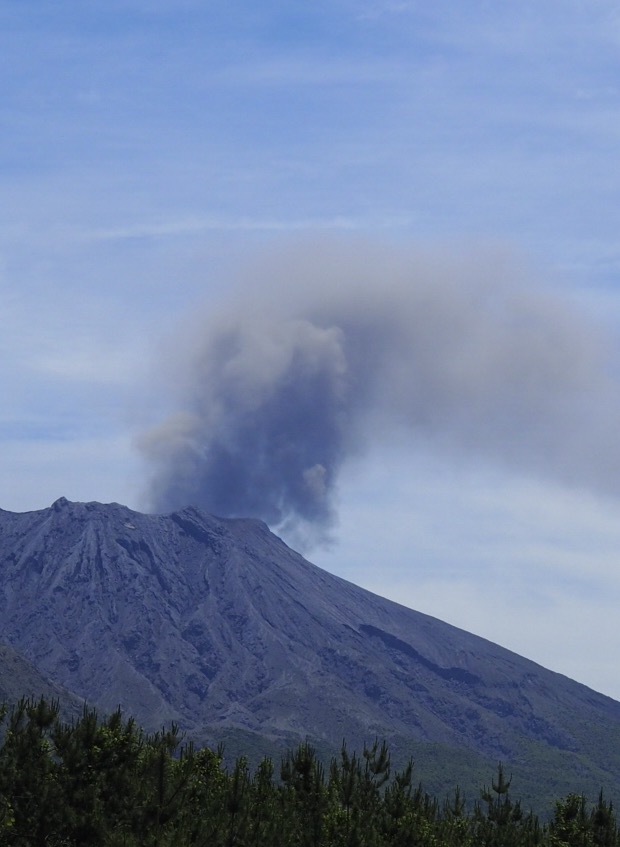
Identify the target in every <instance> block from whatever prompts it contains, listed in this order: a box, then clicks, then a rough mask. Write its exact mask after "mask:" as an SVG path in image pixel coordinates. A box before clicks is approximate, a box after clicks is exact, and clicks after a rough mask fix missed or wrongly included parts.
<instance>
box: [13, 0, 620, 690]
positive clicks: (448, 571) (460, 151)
mask: <svg viewBox="0 0 620 847" xmlns="http://www.w3.org/2000/svg"><path fill="white" fill-rule="evenodd" d="M0 57H1V58H0V62H1V63H2V74H1V75H0V165H1V166H0V198H1V200H2V202H0V286H1V288H0V291H1V293H2V333H1V334H0V349H1V351H2V356H1V357H0V386H1V388H2V396H3V398H4V403H3V406H2V412H1V413H0V439H1V440H2V450H1V451H0V506H2V508H4V509H9V510H15V511H22V510H29V509H37V508H43V507H45V506H47V505H49V504H50V503H51V502H52V501H53V500H55V499H56V498H57V497H59V496H61V495H62V496H66V497H68V498H69V499H74V500H100V501H104V502H106V501H112V500H114V501H120V502H124V503H126V504H127V505H130V506H132V507H134V508H141V507H143V505H144V502H145V501H144V490H145V477H146V475H147V472H148V471H147V469H145V462H144V457H143V455H142V454H141V453H140V451H139V450H137V449H136V446H135V445H136V441H139V439H140V436H141V433H143V432H144V431H146V430H148V429H149V428H150V427H152V426H155V425H157V423H158V422H160V421H161V420H162V418H164V417H165V415H166V414H167V413H168V412H170V411H174V405H175V397H174V392H171V391H170V389H169V383H170V380H171V379H172V381H174V377H172V378H170V377H169V375H168V374H167V362H168V361H169V360H170V359H175V357H176V355H177V352H176V351H177V350H178V348H179V346H182V341H183V338H184V334H185V330H184V327H186V326H187V323H186V321H187V320H188V315H190V316H192V319H193V320H194V321H196V315H197V314H198V315H202V314H204V315H205V316H208V315H209V314H210V313H212V312H213V311H216V310H218V309H220V308H223V307H224V308H225V307H226V304H227V303H228V302H230V300H231V296H232V295H231V290H236V289H237V288H239V287H242V288H243V287H244V288H245V290H247V289H248V287H249V288H252V290H253V294H254V295H255V296H258V297H259V298H260V297H261V296H262V297H263V298H264V299H266V300H267V301H268V300H269V298H270V297H272V296H273V292H272V291H271V289H270V288H269V285H268V284H266V283H265V278H264V274H263V275H260V274H257V275H256V277H255V276H254V275H253V268H254V267H255V266H257V265H259V264H260V262H261V261H263V259H264V257H265V256H277V255H279V254H281V253H283V252H286V251H294V250H295V249H297V248H296V246H295V245H296V244H297V243H298V240H299V239H303V238H307V237H311V238H312V239H314V240H315V242H316V243H319V244H320V243H321V239H336V240H338V239H341V240H343V242H346V241H347V239H350V238H351V237H354V238H356V239H361V240H362V241H364V242H365V243H368V244H373V245H374V244H376V245H379V246H380V247H381V249H385V248H386V245H387V249H390V250H393V251H394V252H395V253H399V251H403V250H407V249H409V248H410V247H411V245H415V246H416V247H419V248H421V249H423V250H425V251H427V252H429V253H430V254H432V255H433V256H434V257H435V258H434V261H435V262H436V263H439V264H441V263H442V262H443V261H444V260H445V259H446V257H449V258H450V261H452V262H454V260H455V257H458V256H459V251H463V253H464V254H468V255H471V254H472V253H474V254H477V253H480V254H486V253H489V252H490V253H493V252H494V251H495V252H498V251H499V252H501V253H502V255H505V256H506V257H508V258H507V259H506V261H507V262H508V263H509V264H510V263H512V265H513V266H514V268H515V273H516V276H517V278H519V279H520V278H521V277H524V278H527V280H528V286H529V288H530V289H531V288H534V289H536V288H537V287H538V286H539V285H540V287H545V288H547V287H551V288H552V290H553V297H554V298H555V301H554V302H557V303H558V304H561V305H562V307H564V306H566V307H567V308H569V309H572V310H573V312H574V314H575V315H576V316H577V318H578V319H581V318H582V317H583V320H584V321H585V323H586V324H587V327H588V330H587V332H588V333H589V335H590V336H596V335H597V334H598V335H600V337H601V338H604V339H606V343H607V345H608V349H609V350H610V351H611V352H610V355H609V364H608V366H607V368H608V372H609V376H610V379H611V380H612V381H613V380H616V379H617V374H618V370H617V348H618V336H619V331H620V295H619V290H618V285H617V282H618V272H619V268H620V243H619V240H618V232H620V227H619V223H620V221H619V216H620V212H619V210H620V203H619V202H618V201H619V198H620V170H619V169H618V167H617V153H618V149H620V145H619V142H620V110H619V105H620V84H619V82H618V80H619V79H620V74H619V63H620V13H619V12H618V10H617V4H616V3H614V2H611V0H579V2H578V0H538V2H536V3H534V2H529V0H522V2H519V3H511V4H508V3H490V2H482V0H473V2H470V3H467V4H463V3H462V2H456V0H439V2H437V3H433V4H429V3H423V2H415V0H412V2H406V0H404V2H398V0H394V2H381V0H373V2H370V1H369V2H362V1H361V0H357V1H355V0H350V2H331V3H314V4H307V3H301V2H287V3H269V2H267V3H264V4H261V5H260V7H257V6H256V5H255V4H251V3H247V2H229V3H226V4H225V5H224V4H219V5H218V4H205V3H199V2H193V1H192V0H185V2H184V0H175V2H167V0H160V2H158V0H150V1H149V2H148V3H147V2H139V0H133V1H132V0H124V2H106V3H103V2H98V1H97V0H94V2H90V3H88V4H76V3H69V2H63V0H59V2H57V3H54V4H49V3H43V2H39V0H32V1H31V2H28V3H22V2H16V0H7V2H5V3H3V4H2V6H1V7H0ZM289 284H290V285H291V286H293V287H294V286H295V279H294V277H291V280H290V283H289ZM577 318H576V319H577ZM198 320H199V319H198ZM207 323H208V321H207V319H206V317H205V326H206V325H207ZM171 351H175V352H174V354H172V353H171ZM162 373H163V374H164V378H163V379H162V376H161V375H162ZM616 384H617V383H614V385H616ZM583 412H584V415H587V412H588V409H587V408H584V410H583ZM597 413H600V409H599V411H598V412H597ZM610 414H611V412H610ZM612 424H613V421H612ZM610 488H612V489H613V486H610ZM338 503H339V516H340V518H339V526H338V527H337V529H336V531H335V539H336V540H335V543H334V544H333V546H332V547H331V548H330V549H328V550H321V549H317V550H315V551H313V552H312V554H311V556H310V558H312V559H313V561H315V562H317V563H318V564H321V565H323V566H325V567H326V568H328V569H329V570H331V571H333V572H336V573H339V574H341V575H343V576H345V577H347V578H349V579H351V580H352V581H354V582H357V583H359V584H362V585H365V586H367V587H369V588H371V589H372V590H375V591H377V592H378V593H381V594H384V595H386V596H390V597H392V598H393V599H396V600H399V601H401V602H404V603H405V604H407V605H410V606H412V607H413V608H416V609H419V610H421V611H425V612H429V613H430V614H434V615H436V616H437V617H440V618H442V619H444V620H447V621H449V622H452V623H455V624H457V625H459V626H462V627H464V628H466V629H468V630H470V631H473V632H476V633H478V634H481V635H484V636H485V637H488V638H490V639H492V640H494V641H497V642H499V643H501V644H503V645H505V646H507V647H510V648H511V649H514V650H515V651H517V652H520V653H522V654H524V655H527V656H529V657H531V658H533V659H535V660H537V661H539V662H541V663H542V664H545V665H546V666H548V667H551V668H552V669H554V670H558V671H561V672H563V673H566V674H568V675H570V676H572V677H574V678H576V679H578V680H580V681H582V682H585V683H587V684H589V685H591V686H592V687H595V688H597V689H599V690H601V691H604V692H606V693H609V694H612V695H613V696H616V697H619V698H620V679H619V678H618V673H617V667H616V664H617V663H616V657H617V654H618V651H619V649H620V631H619V630H618V627H617V624H616V619H617V615H616V610H617V608H618V604H619V601H620V574H619V573H618V560H619V554H618V551H619V550H620V543H619V542H620V499H618V497H617V496H616V494H614V493H613V491H612V492H611V493H609V492H608V491H601V490H599V489H597V488H596V487H592V486H591V485H588V484H584V483H583V482H582V481H581V480H580V479H577V480H576V481H575V482H574V483H573V484H571V485H570V487H569V486H568V485H567V484H566V482H565V480H563V479H558V478H557V477H556V478H549V476H548V475H545V473H540V474H538V473H536V463H535V462H534V461H532V463H530V465H529V466H528V467H527V472H526V470H525V469H522V468H519V467H518V466H515V465H514V464H512V465H509V466H506V465H504V464H502V463H498V462H495V461H494V460H493V458H492V457H491V458H489V457H486V458H484V459H481V458H480V457H478V456H474V457H471V458H469V459H468V457H467V455H464V454H463V452H462V451H461V452H457V454H456V455H455V453H454V451H450V450H442V449H437V447H436V446H435V447H432V446H429V444H428V443H427V442H426V441H424V440H422V441H415V439H413V440H412V439H411V438H409V437H405V436H403V437H399V436H397V435H394V436H393V437H392V436H390V438H386V439H384V440H383V441H382V440H381V439H379V440H377V441H376V442H375V443H374V444H373V445H371V447H370V448H369V449H368V450H367V452H366V453H365V454H364V455H362V456H360V457H358V458H356V459H355V460H354V461H353V460H351V461H348V462H347V463H346V464H345V466H344V467H343V471H342V476H341V478H340V481H339V485H338Z"/></svg>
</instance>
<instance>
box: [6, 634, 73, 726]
mask: <svg viewBox="0 0 620 847" xmlns="http://www.w3.org/2000/svg"><path fill="white" fill-rule="evenodd" d="M22 697H29V698H30V699H33V700H38V699H40V698H41V697H44V698H45V699H46V700H48V701H52V700H57V701H58V703H59V706H60V713H61V715H62V716H63V718H64V719H65V720H70V719H71V718H73V717H78V716H79V715H80V714H81V712H82V710H83V708H84V701H83V700H82V699H81V698H79V697H76V696H75V695H74V694H71V693H70V692H69V691H67V690H66V689H64V688H62V687H61V686H60V685H56V683H54V682H53V681H52V680H50V679H47V678H46V677H45V676H44V675H43V674H42V673H40V672H39V671H38V670H37V669H36V668H35V667H34V665H32V664H31V663H30V662H28V661H27V660H26V659H25V658H24V657H23V656H22V655H20V654H19V653H18V652H17V651H16V650H14V649H13V647H10V646H9V645H8V644H0V703H2V704H6V705H9V706H10V705H13V704H15V703H17V702H18V701H19V700H20V699H21V698H22Z"/></svg>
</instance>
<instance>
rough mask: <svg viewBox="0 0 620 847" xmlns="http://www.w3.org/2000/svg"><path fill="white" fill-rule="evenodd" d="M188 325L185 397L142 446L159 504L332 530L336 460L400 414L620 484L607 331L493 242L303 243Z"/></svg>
mask: <svg viewBox="0 0 620 847" xmlns="http://www.w3.org/2000/svg"><path fill="white" fill-rule="evenodd" d="M250 286H251V287H250ZM185 336H186V339H185V343H184V346H183V352H179V353H178V354H177V358H178V361H177V362H176V366H175V382H176V385H177V394H178V396H177V402H178V413H176V414H174V415H172V416H171V417H170V418H169V419H168V420H167V421H166V422H164V423H163V424H162V425H161V426H159V427H158V428H156V429H154V430H152V431H151V432H149V433H148V434H147V435H145V436H144V437H143V439H142V444H141V446H142V450H143V451H144V453H145V455H146V456H147V458H148V460H149V461H150V462H151V463H152V466H153V469H154V472H153V478H152V484H151V488H150V504H149V505H150V507H151V508H152V509H154V510H156V511H161V512H164V511H171V510H174V509H178V508H182V507H184V506H186V505H188V504H192V505H195V506H198V507H200V508H203V509H205V510H207V511H209V512H211V513H213V514H217V515H220V516H254V517H259V518H262V519H263V520H265V521H266V522H267V523H269V524H270V525H271V526H272V527H275V528H279V529H284V530H285V531H287V530H289V531H291V530H292V531H297V532H298V534H299V533H305V535H306V536H307V535H308V533H309V534H310V535H311V536H312V540H313V541H317V540H318V541H320V540H325V539H326V538H327V537H328V536H329V532H330V529H331V528H332V526H333V524H334V522H335V515H336V504H335V495H336V491H337V480H338V473H339V471H340V469H341V467H342V465H343V463H344V462H346V461H347V460H349V459H351V458H352V457H355V456H359V455H363V454H364V452H365V451H369V450H372V448H373V445H376V444H377V443H380V442H381V441H382V440H385V439H389V438H390V437H391V434H392V433H393V432H394V430H395V428H398V429H399V430H401V431H402V430H403V429H405V430H407V431H409V432H410V434H411V436H412V438H417V439H424V442H425V443H426V444H429V445H430V446H431V447H433V449H437V450H442V451H451V452H452V453H455V454H457V455H459V456H468V457H471V458H472V459H473V460H474V461H475V460H476V459H477V458H482V459H484V460H486V461H488V460H491V461H495V462H499V463H501V464H503V465H505V466H507V467H508V468H510V467H512V468H515V469H518V470H519V471H520V472H529V473H535V474H543V475H545V476H547V477H549V478H551V479H555V480H557V481H559V482H562V483H569V484H571V485H578V486H584V487H588V488H590V489H593V490H595V491H600V492H606V493H614V494H617V493H618V491H619V490H620V473H619V472H620V449H619V448H618V445H617V440H618V439H617V432H618V431H619V427H618V424H619V423H620V403H619V402H618V384H617V382H616V381H615V380H614V379H613V378H612V376H611V375H610V373H609V350H608V349H607V347H606V345H605V343H604V340H603V333H602V332H601V330H600V328H598V327H597V326H596V325H594V324H592V323H590V324H588V322H587V321H585V320H584V319H582V318H581V317H580V315H579V314H578V313H577V312H576V311H575V310H571V309H570V308H568V307H567V306H565V305H564V304H563V303H562V300H561V298H560V297H559V296H558V295H554V294H552V293H551V292H546V293H542V292H541V291H539V290H538V289H537V288H535V287H534V286H533V284H531V283H528V282H527V281H526V280H525V276H524V275H523V274H520V273H519V272H518V270H515V269H514V268H513V269H511V267H510V262H506V261H504V260H503V259H502V258H501V257H498V256H494V255H490V256H486V257H485V256H469V257H460V258H459V259H458V260H455V261H454V262H450V261H446V260H444V259H440V258H439V257H428V256H426V257H424V256H420V255H415V254H408V253H406V252H404V251H401V252H398V251H390V250H387V249H384V250H381V249H369V248H367V247H363V246H361V245H360V244H357V243H353V244H346V245H342V244H341V245H335V244H333V243H331V244H330V243H327V244H326V243H314V244H310V245H308V244H306V245H305V246H297V247H296V248H290V249H288V250H287V251H284V253H283V255H282V256H280V258H279V259H277V260H272V261H271V262H269V261H263V263H262V264H261V265H260V267H257V268H255V269H254V270H253V273H252V278H251V279H250V280H249V286H246V288H245V293H244V294H243V295H240V296H238V297H237V298H236V299H235V300H234V302H232V303H231V304H230V305H229V307H228V308H224V309H222V310H221V311H220V313H219V314H217V315H215V316H213V315H211V316H208V317H207V316H205V317H204V318H203V319H202V320H199V321H198V322H197V323H196V326H195V327H194V328H193V329H192V331H191V332H190V331H186V333H185ZM188 338H189V340H187V339H188Z"/></svg>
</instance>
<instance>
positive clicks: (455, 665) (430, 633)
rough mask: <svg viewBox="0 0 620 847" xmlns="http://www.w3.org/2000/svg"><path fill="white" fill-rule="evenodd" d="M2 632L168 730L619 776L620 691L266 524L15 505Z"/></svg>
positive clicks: (71, 680)
mask: <svg viewBox="0 0 620 847" xmlns="http://www.w3.org/2000/svg"><path fill="white" fill-rule="evenodd" d="M0 641H1V642H3V643H4V644H5V645H7V646H6V648H5V649H9V647H10V648H11V649H14V650H17V651H19V654H21V656H23V657H25V658H26V659H27V660H28V662H29V663H30V665H31V666H33V667H34V668H35V669H36V671H37V672H38V673H40V674H42V675H43V676H44V677H45V678H46V679H49V680H52V681H53V682H54V684H55V685H57V686H62V687H63V688H64V689H67V690H69V691H71V692H73V693H74V694H75V695H77V696H78V697H79V698H83V699H84V700H86V701H87V702H88V703H90V704H92V705H94V706H96V707H97V708H98V709H100V710H101V711H103V712H110V711H112V710H114V709H116V708H117V707H118V706H120V707H121V708H122V709H123V710H124V712H125V713H127V714H131V715H132V716H134V717H135V718H136V719H137V720H138V721H139V722H140V723H141V724H142V725H143V726H144V727H145V728H147V729H151V730H152V729H158V728H161V726H162V725H164V724H169V723H170V722H171V721H174V722H176V723H177V724H178V725H179V726H180V727H181V728H182V729H183V730H184V731H185V732H186V733H187V734H188V736H190V737H192V738H196V739H198V740H201V741H209V742H210V743H215V742H217V741H218V740H221V739H227V740H228V741H229V742H230V741H231V739H233V738H237V739H239V738H245V739H246V740H247V739H250V738H252V739H254V740H255V741H256V739H262V740H264V741H266V742H269V743H282V744H289V745H290V744H291V743H293V742H295V741H297V740H302V739H310V740H311V741H312V742H313V743H315V744H316V745H318V747H319V748H320V749H325V750H334V749H337V748H338V747H339V746H340V744H341V743H342V741H343V739H345V740H347V741H348V742H349V743H350V744H352V745H354V746H356V748H357V749H360V748H361V746H362V745H363V743H365V742H368V741H372V740H374V738H375V737H379V738H386V739H388V740H389V741H391V743H392V744H394V745H396V747H397V749H398V750H399V751H400V752H401V753H402V754H403V755H404V754H407V755H411V754H413V755H414V757H415V758H416V759H417V760H418V761H420V760H422V761H426V762H427V763H431V762H434V763H435V764H437V763H438V762H440V763H442V764H441V768H442V769H443V771H445V773H444V776H445V778H446V780H447V781H448V782H452V784H453V781H454V777H455V776H457V777H458V769H459V767H465V766H467V767H473V766H475V765H476V764H478V765H482V764H484V765H485V766H486V764H488V763H489V762H491V763H496V762H497V761H498V760H502V761H504V762H508V763H511V766H514V768H515V769H516V770H519V768H521V769H522V770H523V771H525V770H527V769H528V768H529V769H530V771H531V770H532V769H534V770H536V772H537V773H542V774H543V776H542V777H541V778H544V780H545V782H546V784H548V785H553V786H554V787H555V786H557V789H558V790H562V789H563V787H564V782H566V788H567V789H569V790H583V788H584V787H585V788H587V789H588V790H596V789H598V787H600V786H607V787H608V788H609V789H610V790H611V791H612V792H613V791H614V790H615V788H616V787H618V786H620V703H617V702H616V701H614V700H612V699H610V698H608V697H605V696H603V695H602V694H598V693H596V692H594V691H592V690H590V689H589V688H587V687H585V686H583V685H580V684H579V683H577V682H574V681H572V680H570V679H568V678H566V677H564V676H562V675H560V674H557V673H553V672H552V671H549V670H546V669H544V668H542V667H540V666H539V665H537V664H535V663H534V662H532V661H529V660H527V659H524V658H522V657H520V656H518V655H516V654H515V653H512V652H510V651H508V650H506V649H504V648H502V647H499V646H497V645H495V644H493V643H491V642H489V641H487V640H485V639H482V638H479V637H477V636H475V635H472V634H470V633H467V632H464V631H463V630H461V629H458V628H456V627H453V626H450V625H449V624H447V623H443V622H442V621H440V620H437V619H435V618H432V617H429V616H427V615H424V614H421V613H419V612H416V611H413V610H411V609H408V608H405V607H404V606H401V605H399V604H397V603H394V602H391V601H389V600H386V599H383V598H381V597H379V596H377V595H374V594H372V593H370V592H368V591H365V590H363V589H361V588H359V587H357V586H355V585H353V584H351V583H350V582H347V581H345V580H343V579H340V578H339V577H336V576H333V575H331V574H329V573H327V572H325V571H324V570H321V569H320V568H318V567H316V566H314V565H312V564H311V563H310V562H308V561H306V560H305V559H304V558H303V557H302V556H300V555H299V554H298V553H296V552H294V551H293V550H291V549H290V548H289V547H288V546H287V545H286V544H285V543H284V542H283V541H281V540H280V539H279V538H278V537H277V536H275V535H274V534H273V533H271V532H270V530H269V529H268V527H267V526H266V525H265V524H264V523H262V522H260V521H257V520H252V519H221V518H217V517H213V516H210V515H208V514H206V513H204V512H201V511H199V510H197V509H195V508H187V509H184V510H182V511H179V512H175V513H173V514H169V515H146V514H140V513H138V512H135V511H132V510H130V509H128V508H126V507H124V506H121V505H118V504H115V503H113V504H107V505H102V504H99V503H71V502H69V501H67V500H66V499H64V498H61V499H60V500H57V501H56V502H55V503H54V504H53V505H52V506H51V507H50V508H48V509H42V510H39V511H33V512H25V513H13V512H8V511H1V510H0ZM0 671H1V668H0ZM14 687H15V686H13V688H14ZM25 693H26V692H25ZM27 693H30V692H27ZM446 763H448V764H446ZM449 763H452V770H450V765H449ZM446 768H447V770H445V769H446ZM443 771H442V772H443ZM435 776H436V774H435ZM571 780H573V781H572V782H571Z"/></svg>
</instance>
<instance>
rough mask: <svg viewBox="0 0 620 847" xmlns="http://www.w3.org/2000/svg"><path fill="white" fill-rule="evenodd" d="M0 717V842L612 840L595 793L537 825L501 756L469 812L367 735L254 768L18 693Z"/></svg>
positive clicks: (449, 845)
mask: <svg viewBox="0 0 620 847" xmlns="http://www.w3.org/2000/svg"><path fill="white" fill-rule="evenodd" d="M0 718H1V719H2V720H3V721H4V723H5V726H4V735H3V741H2V745H1V746H0V847H87V845H88V847H388V845H389V847H620V836H619V834H618V828H617V824H616V818H615V813H614V809H613V806H612V804H611V803H610V802H608V801H607V800H606V799H605V797H604V796H603V793H602V792H601V793H600V794H599V796H598V800H597V802H595V803H594V804H592V805H590V804H589V803H588V801H587V800H586V799H585V797H583V796H582V795H578V794H568V795H567V796H566V797H565V798H564V799H561V800H558V801H556V803H555V810H554V812H553V814H552V816H550V820H549V822H548V823H546V824H541V823H540V821H539V820H538V818H537V817H536V816H535V815H533V814H532V813H525V812H524V810H523V808H522V805H521V803H520V802H519V800H515V799H514V797H513V795H512V793H511V792H512V778H509V777H507V775H506V772H505V770H504V768H503V766H502V765H501V764H500V765H499V767H498V770H497V775H496V777H495V779H493V780H492V781H491V786H490V788H484V789H483V790H482V791H481V792H480V797H479V800H478V802H477V803H476V804H475V805H474V806H473V808H472V810H471V811H468V806H467V804H466V802H465V798H464V797H463V794H462V792H461V791H460V789H458V788H456V789H455V790H454V792H453V793H452V794H451V795H450V796H449V797H448V798H446V799H445V800H444V801H443V802H439V801H438V800H437V799H436V798H435V797H433V796H432V795H430V794H428V793H426V792H425V791H424V790H423V788H422V786H421V785H417V786H415V785H414V781H413V774H414V767H413V762H412V761H409V762H408V764H407V765H406V766H405V767H404V768H402V769H401V770H396V771H394V770H393V768H392V761H391V755H390V752H389V750H388V747H387V745H386V744H385V743H380V742H379V741H378V740H377V741H375V742H374V744H372V745H371V746H368V747H365V748H364V749H363V751H362V754H361V755H360V756H358V755H357V754H356V753H355V752H353V753H352V752H350V751H349V750H348V748H347V745H346V744H344V743H343V745H342V748H341V751H340V755H339V756H337V757H334V758H333V759H332V761H331V764H330V766H329V767H328V768H327V769H326V768H325V767H324V765H323V762H322V759H321V757H320V756H319V755H318V754H317V752H316V750H315V748H314V747H313V746H312V745H311V744H309V743H305V744H302V745H300V746H299V747H297V748H296V749H294V750H291V751H289V752H288V753H286V754H285V755H284V757H283V758H282V761H281V765H280V767H279V768H276V767H275V766H274V764H273V760H272V758H270V757H265V758H263V759H262V761H260V763H259V764H258V765H257V767H255V768H254V769H252V768H250V766H249V765H248V761H247V759H245V758H244V757H243V756H240V757H238V758H237V759H236V761H235V762H234V764H231V765H230V766H229V767H226V766H225V765H224V763H223V759H222V751H221V750H218V751H213V750H210V749H209V748H206V747H205V748H203V749H201V750H196V749H195V748H194V747H193V746H192V745H191V744H185V743H184V741H183V739H182V737H181V736H180V734H179V732H178V729H177V728H176V727H175V726H172V727H171V728H170V729H164V730H162V731H161V732H158V733H155V734H152V735H148V734H145V733H144V732H143V731H142V730H141V729H140V728H139V727H137V726H136V724H135V723H134V721H133V720H131V719H129V720H126V719H125V718H123V716H122V714H121V713H120V712H115V713H114V714H113V715H111V716H109V717H107V718H105V719H100V718H99V717H98V715H97V713H96V712H95V711H93V710H89V709H85V710H84V712H83V714H82V716H81V717H80V718H79V719H77V720H75V721H74V722H73V723H71V724H67V723H63V722H62V721H61V720H60V719H59V715H58V704H57V703H54V702H52V703H47V702H46V701H44V700H39V701H31V700H22V701H20V702H19V703H18V704H17V705H16V706H15V707H14V708H13V709H12V710H10V711H7V710H3V711H2V712H1V713H0Z"/></svg>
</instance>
